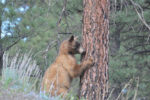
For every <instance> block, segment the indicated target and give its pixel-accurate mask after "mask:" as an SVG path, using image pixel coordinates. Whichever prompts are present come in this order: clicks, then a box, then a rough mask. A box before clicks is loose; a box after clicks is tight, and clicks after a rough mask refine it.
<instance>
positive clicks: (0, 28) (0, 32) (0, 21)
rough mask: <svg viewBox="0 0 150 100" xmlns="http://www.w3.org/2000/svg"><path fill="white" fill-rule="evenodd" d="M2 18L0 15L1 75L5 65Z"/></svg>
mask: <svg viewBox="0 0 150 100" xmlns="http://www.w3.org/2000/svg"><path fill="white" fill-rule="evenodd" d="M1 36H2V19H1V17H0V75H1V74H2V67H3V48H2V37H1Z"/></svg>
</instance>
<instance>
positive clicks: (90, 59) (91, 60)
mask: <svg viewBox="0 0 150 100" xmlns="http://www.w3.org/2000/svg"><path fill="white" fill-rule="evenodd" d="M87 64H88V65H89V67H91V66H92V65H93V64H94V60H93V58H92V57H90V58H88V60H87Z"/></svg>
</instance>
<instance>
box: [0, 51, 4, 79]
mask: <svg viewBox="0 0 150 100" xmlns="http://www.w3.org/2000/svg"><path fill="white" fill-rule="evenodd" d="M2 68H3V53H2V54H0V76H1V75H2Z"/></svg>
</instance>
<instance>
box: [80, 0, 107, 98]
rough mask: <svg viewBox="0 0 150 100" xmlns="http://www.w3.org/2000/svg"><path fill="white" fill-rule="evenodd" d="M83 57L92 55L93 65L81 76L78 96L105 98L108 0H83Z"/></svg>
mask: <svg viewBox="0 0 150 100" xmlns="http://www.w3.org/2000/svg"><path fill="white" fill-rule="evenodd" d="M83 7H84V13H83V33H82V34H83V47H84V48H85V50H86V55H85V57H84V59H87V58H88V57H89V56H92V57H93V59H94V62H95V64H94V66H93V67H92V68H90V69H89V70H87V71H86V72H85V73H84V75H83V76H81V82H80V83H81V84H80V86H81V87H80V98H81V97H84V98H85V99H86V100H106V99H107V94H108V42H109V38H108V34H109V20H108V17H109V1H108V0H83Z"/></svg>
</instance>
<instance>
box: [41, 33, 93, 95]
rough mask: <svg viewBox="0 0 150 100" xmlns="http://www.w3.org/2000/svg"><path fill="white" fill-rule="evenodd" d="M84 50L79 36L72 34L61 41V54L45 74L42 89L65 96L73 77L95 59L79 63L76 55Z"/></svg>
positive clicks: (78, 74) (79, 73)
mask: <svg viewBox="0 0 150 100" xmlns="http://www.w3.org/2000/svg"><path fill="white" fill-rule="evenodd" d="M83 52H84V50H83V48H82V47H81V46H80V44H79V43H78V41H77V37H74V36H71V37H70V38H69V39H67V40H64V41H63V42H62V43H61V46H60V49H59V55H58V56H57V58H56V60H55V61H54V63H53V64H52V65H51V66H50V67H49V68H48V69H47V70H46V72H45V74H44V77H43V81H42V91H45V92H46V93H48V94H51V95H52V96H55V95H60V94H62V95H63V96H64V95H65V94H66V93H67V92H68V89H69V88H70V84H71V81H72V79H73V78H75V77H77V76H80V75H81V73H82V72H83V71H84V70H85V69H87V68H88V67H90V66H91V65H92V63H93V60H92V59H91V58H89V59H88V60H86V61H83V62H81V64H77V61H76V59H75V56H74V55H75V54H77V53H80V54H81V53H83Z"/></svg>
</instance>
